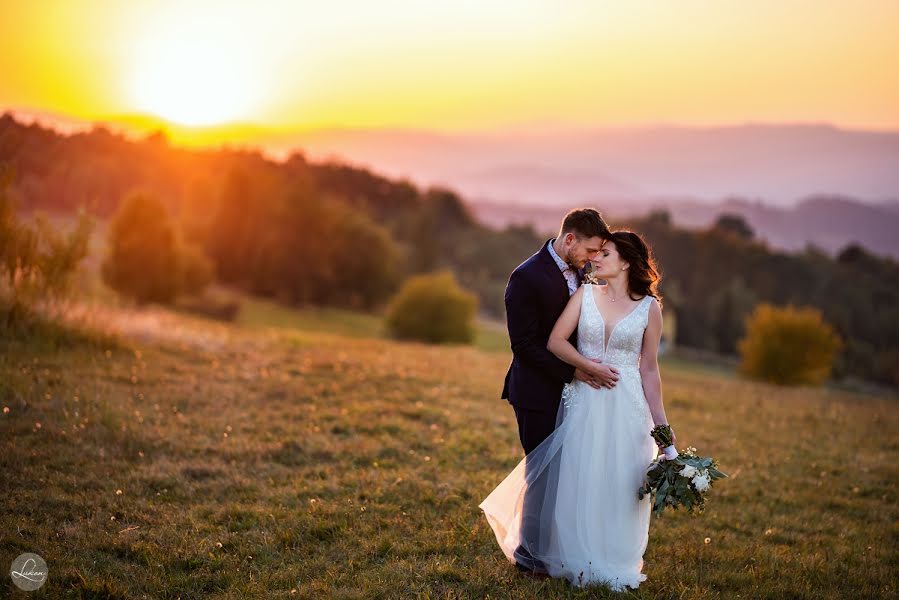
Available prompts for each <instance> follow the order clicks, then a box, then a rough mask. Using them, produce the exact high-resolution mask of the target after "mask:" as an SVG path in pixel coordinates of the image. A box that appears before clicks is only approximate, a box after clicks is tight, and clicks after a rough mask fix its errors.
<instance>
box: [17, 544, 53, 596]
mask: <svg viewBox="0 0 899 600" xmlns="http://www.w3.org/2000/svg"><path fill="white" fill-rule="evenodd" d="M9 574H10V575H11V576H12V581H13V583H15V584H16V586H18V588H19V589H22V590H25V591H26V592H30V591H32V590H36V589H38V588H39V587H41V586H42V585H44V582H45V581H47V562H46V561H45V560H44V559H43V558H41V557H40V555H38V554H35V553H33V552H25V553H23V554H20V555H19V556H17V557H16V560H14V561H12V567H11V568H10V572H9Z"/></svg>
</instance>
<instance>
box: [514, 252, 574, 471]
mask: <svg viewBox="0 0 899 600" xmlns="http://www.w3.org/2000/svg"><path fill="white" fill-rule="evenodd" d="M548 242H549V240H547V241H546V242H544V243H543V246H541V248H540V250H539V251H538V252H537V253H535V254H534V255H533V256H531V257H530V258H528V259H527V260H526V261H524V262H523V263H521V264H520V265H519V266H518V267H517V268H516V269H515V270H514V271H513V272H512V275H511V276H510V277H509V283H508V285H507V286H506V294H505V300H506V323H507V325H508V329H509V342H510V344H511V346H512V355H513V357H512V364H511V365H510V366H509V371H508V373H506V381H505V384H504V386H503V393H502V397H503V398H505V399H507V400H508V401H509V404H511V405H512V406H513V407H514V408H515V415H516V418H517V419H518V426H519V436H520V437H521V444H522V447H523V448H524V450H525V453H526V454H527V453H528V452H530V451H531V450H532V449H533V448H534V447H536V446H537V445H538V444H539V443H540V442H542V441H543V440H544V439H545V438H546V437H547V436H548V435H549V434H550V433H551V432H552V431H553V429H555V422H556V412H557V411H558V409H559V403H560V402H561V400H562V387H563V386H564V385H565V384H566V383H568V382H570V381H571V380H572V379H573V378H574V367H573V366H572V365H569V364H568V363H565V362H563V361H562V360H560V359H559V358H558V357H556V356H555V355H554V354H553V353H552V352H550V351H549V350H547V348H546V343H547V342H548V341H549V334H550V332H551V331H552V328H553V326H554V325H555V324H556V320H557V319H558V318H559V315H561V314H562V311H563V310H564V309H565V306H566V305H567V304H568V299H569V294H568V284H567V283H566V281H565V276H564V275H562V271H561V270H560V269H559V266H558V265H557V264H556V262H555V261H554V260H553V257H552V255H550V253H549V250H548V249H547V248H546V244H547V243H548ZM580 279H581V274H580V273H578V280H579V281H580ZM569 341H570V342H571V343H572V344H573V345H574V346H577V332H575V333H573V334H572V335H571V337H570V338H569Z"/></svg>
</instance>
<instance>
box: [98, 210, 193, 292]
mask: <svg viewBox="0 0 899 600" xmlns="http://www.w3.org/2000/svg"><path fill="white" fill-rule="evenodd" d="M107 242H108V245H109V251H108V254H107V256H106V259H105V261H104V262H103V264H102V275H103V280H104V281H105V282H106V283H107V284H108V285H109V286H110V287H111V288H113V289H114V290H116V291H117V292H119V293H120V294H122V295H125V296H129V297H131V298H133V299H134V300H135V301H137V302H138V303H145V302H161V303H169V302H172V301H173V300H174V299H175V295H176V294H177V293H178V284H179V281H178V280H179V271H178V269H179V265H178V247H177V244H176V234H175V228H174V226H173V225H172V222H171V220H170V218H169V216H168V214H167V213H166V210H165V207H164V206H163V205H162V203H161V202H160V201H159V200H158V199H157V198H156V197H154V196H151V195H149V194H147V193H144V192H137V193H133V194H131V195H130V196H128V197H127V198H126V199H125V201H124V202H123V203H122V205H121V206H120V207H119V210H118V211H117V212H116V214H115V216H114V217H113V219H112V222H111V223H110V227H109V234H108V239H107Z"/></svg>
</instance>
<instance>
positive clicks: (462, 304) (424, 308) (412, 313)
mask: <svg viewBox="0 0 899 600" xmlns="http://www.w3.org/2000/svg"><path fill="white" fill-rule="evenodd" d="M476 310H477V298H476V297H475V296H474V295H473V294H471V293H469V292H467V291H465V290H464V289H462V287H460V286H459V284H458V282H457V281H456V278H455V277H454V276H453V274H452V273H450V272H449V271H443V272H441V273H436V274H428V275H418V276H416V277H412V278H410V279H409V280H408V281H407V282H406V283H405V284H404V285H403V287H402V288H401V289H400V291H399V292H398V293H397V295H396V296H395V297H394V299H393V301H392V302H391V303H390V307H389V308H388V313H387V326H388V328H389V330H390V333H391V334H392V335H393V336H394V337H396V338H399V339H413V340H420V341H423V342H431V343H442V342H462V343H471V342H472V341H473V340H474V334H475V329H474V315H475V311H476Z"/></svg>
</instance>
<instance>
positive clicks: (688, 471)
mask: <svg viewBox="0 0 899 600" xmlns="http://www.w3.org/2000/svg"><path fill="white" fill-rule="evenodd" d="M698 473H699V471H697V470H696V467H694V466H693V465H687V466H686V467H684V468H683V470H682V471H681V472H680V474H681V475H683V476H684V477H693V476H694V475H697V474H698Z"/></svg>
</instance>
